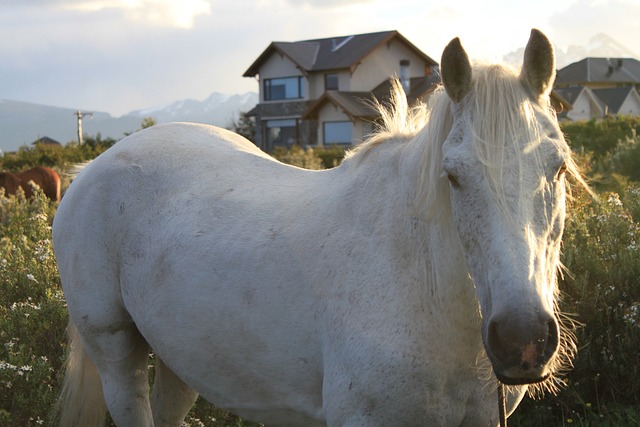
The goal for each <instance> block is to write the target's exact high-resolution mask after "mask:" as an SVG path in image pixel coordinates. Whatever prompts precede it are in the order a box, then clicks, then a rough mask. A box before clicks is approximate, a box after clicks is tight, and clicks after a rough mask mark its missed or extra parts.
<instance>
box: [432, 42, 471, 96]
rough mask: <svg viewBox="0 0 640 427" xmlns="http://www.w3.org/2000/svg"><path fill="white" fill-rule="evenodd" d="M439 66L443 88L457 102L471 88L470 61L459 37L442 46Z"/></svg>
mask: <svg viewBox="0 0 640 427" xmlns="http://www.w3.org/2000/svg"><path fill="white" fill-rule="evenodd" d="M440 68H441V73H442V84H443V85H444V89H445V90H446V91H447V94H448V95H449V97H450V98H451V99H453V100H454V101H457V102H459V101H460V100H461V99H462V98H464V96H465V95H466V94H467V93H469V90H470V89H471V63H470V62H469V56H467V52H465V51H464V49H463V48H462V45H461V44H460V39H459V38H457V37H456V38H455V39H453V40H451V41H450V42H449V44H448V45H447V47H445V48H444V51H443V52H442V61H441V62H440Z"/></svg>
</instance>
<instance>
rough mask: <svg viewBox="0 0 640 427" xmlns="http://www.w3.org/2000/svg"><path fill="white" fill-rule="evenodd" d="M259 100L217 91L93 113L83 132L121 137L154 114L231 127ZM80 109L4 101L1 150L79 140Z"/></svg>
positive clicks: (0, 122) (0, 111)
mask: <svg viewBox="0 0 640 427" xmlns="http://www.w3.org/2000/svg"><path fill="white" fill-rule="evenodd" d="M257 103H258V94H257V93H255V92H247V93H245V94H242V95H225V94H221V93H213V94H211V96H209V97H208V98H207V99H205V100H204V101H197V100H194V99H184V100H181V101H176V102H173V103H171V104H169V105H166V106H164V107H159V108H148V109H143V110H136V111H132V112H130V113H128V114H125V115H123V116H120V117H113V116H111V114H109V113H104V112H93V116H92V117H90V116H85V117H84V119H83V120H82V129H83V134H86V135H92V136H93V135H97V134H100V136H101V137H102V138H114V139H116V140H117V139H121V138H122V137H123V136H124V135H125V134H128V133H131V132H134V131H136V130H138V129H140V127H141V123H142V120H143V119H144V118H146V117H152V118H153V119H154V120H155V121H156V122H157V123H166V122H176V121H186V122H197V123H207V124H212V125H215V126H220V127H224V128H231V127H232V126H233V124H234V123H235V121H236V120H237V118H238V116H239V114H240V113H242V112H247V111H249V110H251V109H252V108H253V107H254V106H255V105H256V104H257ZM76 111H77V110H74V109H71V108H60V107H52V106H46V105H39V104H31V103H27V102H20V101H11V100H0V150H2V151H3V152H9V151H16V150H17V149H18V148H19V147H21V146H30V145H31V144H32V143H33V142H34V141H36V140H38V139H40V138H42V137H45V136H47V137H49V138H52V139H54V140H56V141H58V142H60V143H61V144H66V143H67V142H69V141H76V140H77V118H76Z"/></svg>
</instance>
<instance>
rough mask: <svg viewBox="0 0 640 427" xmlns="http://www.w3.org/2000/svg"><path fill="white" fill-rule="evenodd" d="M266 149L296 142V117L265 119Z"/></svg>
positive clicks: (286, 145)
mask: <svg viewBox="0 0 640 427" xmlns="http://www.w3.org/2000/svg"><path fill="white" fill-rule="evenodd" d="M265 131H266V132H265V133H266V142H267V145H266V146H267V149H269V150H270V149H273V147H289V146H291V145H293V144H295V143H296V142H297V133H298V132H297V123H296V119H285V120H267V121H266V122H265Z"/></svg>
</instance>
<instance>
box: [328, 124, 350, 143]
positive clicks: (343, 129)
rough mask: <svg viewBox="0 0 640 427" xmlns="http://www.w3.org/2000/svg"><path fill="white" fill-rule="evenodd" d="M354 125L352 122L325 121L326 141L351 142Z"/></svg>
mask: <svg viewBox="0 0 640 427" xmlns="http://www.w3.org/2000/svg"><path fill="white" fill-rule="evenodd" d="M352 133H353V125H352V124H351V122H325V123H323V134H324V143H325V145H327V144H351V138H352Z"/></svg>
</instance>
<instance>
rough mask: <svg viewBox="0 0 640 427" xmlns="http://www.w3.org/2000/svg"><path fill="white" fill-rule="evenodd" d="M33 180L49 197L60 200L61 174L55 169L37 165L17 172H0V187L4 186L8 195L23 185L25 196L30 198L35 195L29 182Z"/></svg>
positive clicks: (14, 192)
mask: <svg viewBox="0 0 640 427" xmlns="http://www.w3.org/2000/svg"><path fill="white" fill-rule="evenodd" d="M31 181H33V183H34V184H36V185H37V186H38V187H40V188H41V189H42V191H43V192H44V194H45V195H46V196H47V197H48V198H50V199H51V200H53V201H56V202H59V201H60V176H58V174H57V173H56V171H54V170H53V169H50V168H47V167H44V166H36V167H34V168H32V169H29V170H26V171H24V172H20V173H17V174H13V173H11V172H0V187H4V190H5V194H6V195H10V194H16V191H18V188H19V187H21V188H22V189H23V190H24V195H25V197H26V198H27V199H28V198H30V197H31V196H32V195H33V188H32V187H31V185H30V184H29V182H31Z"/></svg>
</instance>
